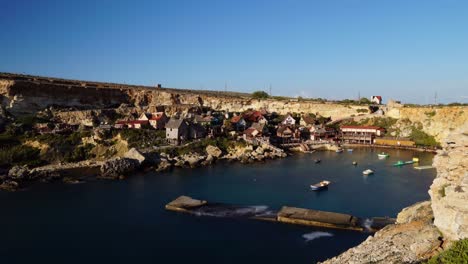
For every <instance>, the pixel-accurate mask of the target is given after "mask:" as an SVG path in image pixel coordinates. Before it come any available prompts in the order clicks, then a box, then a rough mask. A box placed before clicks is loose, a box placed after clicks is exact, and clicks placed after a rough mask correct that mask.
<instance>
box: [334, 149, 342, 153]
mask: <svg viewBox="0 0 468 264" xmlns="http://www.w3.org/2000/svg"><path fill="white" fill-rule="evenodd" d="M335 152H336V153H341V152H343V149H342V148H339V149H337V150H335Z"/></svg>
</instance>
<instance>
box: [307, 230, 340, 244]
mask: <svg viewBox="0 0 468 264" xmlns="http://www.w3.org/2000/svg"><path fill="white" fill-rule="evenodd" d="M332 236H333V234H332V233H328V232H312V233H307V234H304V235H302V237H303V238H304V239H305V242H309V241H312V240H314V239H317V238H321V237H332Z"/></svg>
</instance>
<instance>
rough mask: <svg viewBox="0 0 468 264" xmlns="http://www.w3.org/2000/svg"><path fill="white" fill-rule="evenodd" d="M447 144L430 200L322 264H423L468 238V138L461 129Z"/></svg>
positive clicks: (440, 155) (441, 152)
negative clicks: (467, 156)
mask: <svg viewBox="0 0 468 264" xmlns="http://www.w3.org/2000/svg"><path fill="white" fill-rule="evenodd" d="M446 142H447V143H444V144H443V145H442V147H443V149H442V150H439V151H438V152H437V155H436V156H435V157H434V160H433V166H434V167H435V168H436V169H437V176H436V178H435V179H434V181H433V183H432V185H431V186H430V189H429V190H428V192H429V194H430V196H431V199H430V200H429V201H424V202H420V203H416V204H414V205H411V206H409V207H407V208H404V209H403V210H402V211H401V212H400V213H399V214H398V217H397V223H396V224H394V225H389V226H387V227H385V228H384V229H382V230H380V231H378V232H377V233H375V234H374V235H373V236H369V237H368V238H367V239H366V241H364V242H363V243H361V244H360V245H358V246H356V247H353V248H350V249H349V250H347V251H345V252H343V253H342V254H340V255H338V256H336V257H333V258H331V259H328V260H326V261H324V262H322V263H324V264H335V263H336V264H338V263H419V262H421V261H425V260H427V259H429V258H431V257H432V256H435V255H437V254H438V253H440V252H442V251H444V250H446V249H448V248H449V247H450V245H451V244H452V243H453V242H455V241H458V240H461V239H466V238H467V237H468V216H467V215H466V213H465V212H467V211H468V204H467V203H466V200H467V199H468V174H467V173H466V168H467V167H468V162H467V160H466V155H467V153H468V152H467V151H468V134H467V133H466V132H465V131H463V129H460V131H458V132H454V133H452V134H450V135H449V136H448V137H447V138H446Z"/></svg>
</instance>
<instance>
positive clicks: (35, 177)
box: [0, 144, 287, 191]
mask: <svg viewBox="0 0 468 264" xmlns="http://www.w3.org/2000/svg"><path fill="white" fill-rule="evenodd" d="M286 156H287V154H286V153H285V152H284V151H283V150H281V149H278V148H275V147H272V146H270V145H267V144H261V145H259V146H253V145H246V146H236V147H234V148H230V149H229V150H228V151H227V152H225V153H223V151H222V150H221V149H220V148H218V147H217V146H213V145H208V146H207V147H206V149H205V151H204V153H197V152H190V153H187V154H183V155H171V154H168V153H164V152H162V153H158V152H151V151H147V152H140V151H138V150H137V149H135V148H132V149H130V150H129V151H128V152H127V153H125V155H124V156H123V157H114V158H111V159H108V160H105V161H90V160H87V161H82V162H77V163H66V164H54V165H47V166H42V167H37V168H32V169H31V168H29V167H27V166H14V167H12V168H11V169H10V170H9V171H8V173H7V175H3V176H0V183H1V184H0V189H3V190H8V191H16V190H19V189H21V188H22V187H23V186H25V185H27V184H28V183H33V182H52V181H59V180H62V181H64V182H66V183H78V182H83V181H85V179H86V178H89V177H94V178H98V179H125V178H126V177H127V176H129V175H130V174H132V173H134V172H136V171H139V170H146V171H148V170H155V171H157V172H161V171H166V170H169V169H172V168H176V167H177V168H195V167H200V166H209V165H211V164H213V163H215V162H216V161H218V160H226V161H230V162H234V161H237V162H242V163H252V162H260V161H265V160H269V159H277V158H284V157H286Z"/></svg>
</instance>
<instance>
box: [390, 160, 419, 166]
mask: <svg viewBox="0 0 468 264" xmlns="http://www.w3.org/2000/svg"><path fill="white" fill-rule="evenodd" d="M413 163H414V161H412V160H409V161H401V160H399V161H398V162H397V163H394V164H393V166H403V165H408V164H413Z"/></svg>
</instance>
